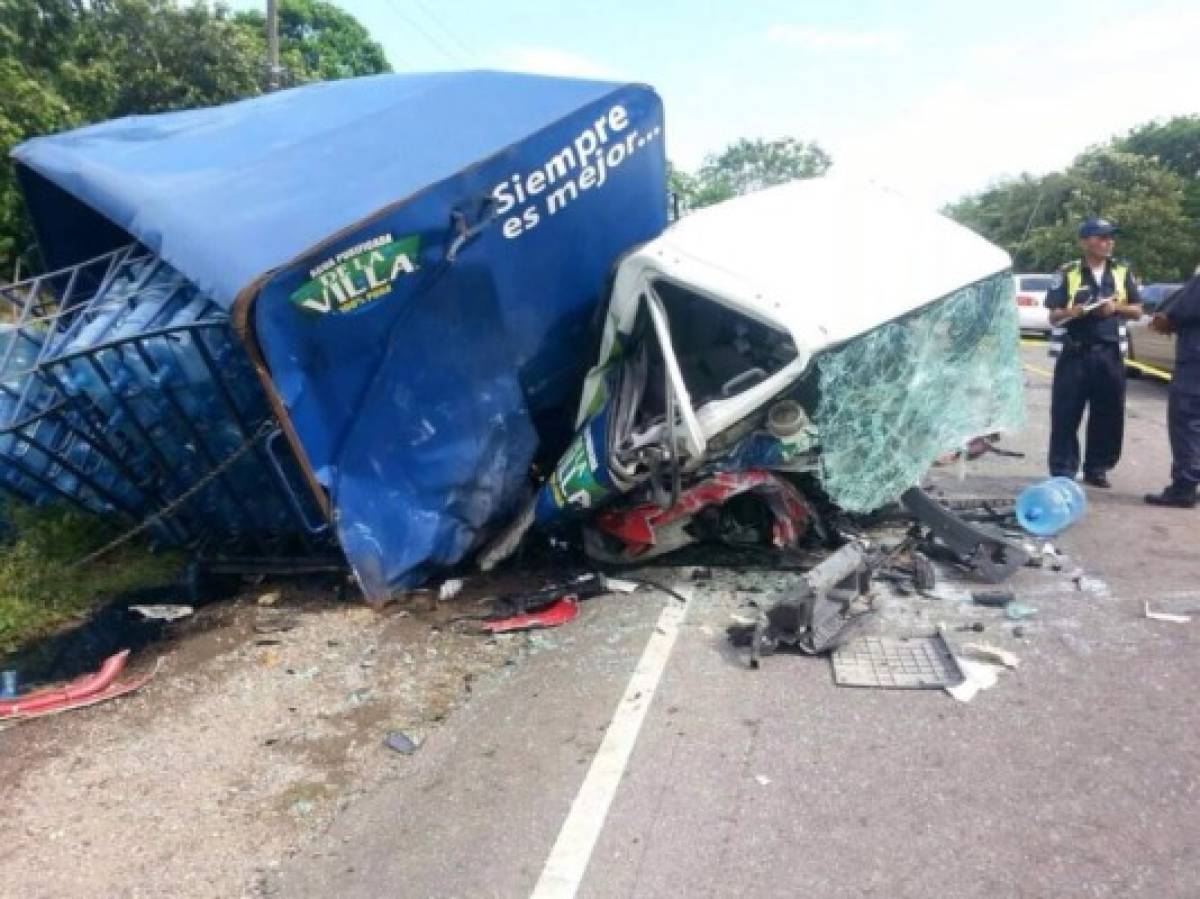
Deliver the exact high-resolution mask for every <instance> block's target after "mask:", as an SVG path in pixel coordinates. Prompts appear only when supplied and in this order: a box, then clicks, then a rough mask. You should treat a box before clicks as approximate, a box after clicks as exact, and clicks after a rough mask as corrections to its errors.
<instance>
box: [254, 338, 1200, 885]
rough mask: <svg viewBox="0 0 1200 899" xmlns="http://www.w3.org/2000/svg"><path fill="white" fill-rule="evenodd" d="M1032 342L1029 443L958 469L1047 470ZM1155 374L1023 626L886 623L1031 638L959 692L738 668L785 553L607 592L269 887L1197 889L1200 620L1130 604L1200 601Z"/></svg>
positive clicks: (1024, 588) (975, 475) (1042, 398)
mask: <svg viewBox="0 0 1200 899" xmlns="http://www.w3.org/2000/svg"><path fill="white" fill-rule="evenodd" d="M1024 353H1025V355H1026V361H1027V362H1028V363H1029V365H1030V366H1031V368H1029V369H1028V384H1029V386H1028V396H1029V408H1030V423H1029V426H1028V428H1027V429H1026V431H1025V432H1024V433H1023V434H1021V435H1018V436H1016V437H1013V438H1010V439H1008V440H1006V442H1005V446H1007V447H1008V448H1012V449H1021V450H1024V451H1026V453H1027V457H1026V458H1024V459H1007V458H1001V457H998V456H994V455H989V456H985V457H984V458H983V459H981V460H980V461H979V462H977V463H974V464H973V465H972V467H971V469H970V474H969V478H968V480H967V482H965V483H964V484H963V485H961V488H962V489H965V490H968V491H972V492H975V491H978V492H991V491H1000V490H1010V489H1012V488H1013V487H1015V486H1017V485H1019V484H1022V483H1024V482H1026V481H1027V480H1029V479H1031V478H1034V477H1040V476H1041V475H1042V474H1043V473H1044V449H1045V443H1046V433H1047V404H1048V399H1049V391H1048V385H1049V379H1048V378H1047V377H1046V376H1045V375H1044V374H1043V373H1042V372H1045V371H1046V370H1048V367H1049V366H1048V362H1047V360H1045V358H1044V354H1043V353H1041V352H1040V350H1038V349H1036V348H1029V349H1026V350H1025V351H1024ZM1165 397H1166V391H1165V388H1164V386H1163V385H1162V384H1159V383H1155V382H1150V381H1140V382H1131V384H1130V391H1129V418H1128V432H1127V440H1126V449H1125V460H1124V461H1123V462H1122V463H1121V465H1120V466H1119V467H1118V468H1117V469H1116V470H1115V471H1114V472H1113V474H1112V479H1113V481H1114V488H1113V489H1112V490H1111V491H1098V490H1090V492H1089V496H1090V499H1091V501H1092V502H1091V506H1090V509H1089V513H1088V515H1087V517H1086V518H1085V519H1084V521H1082V522H1081V523H1080V524H1079V525H1077V526H1076V527H1075V528H1073V529H1072V530H1071V531H1069V532H1068V533H1067V534H1066V535H1064V536H1063V537H1062V538H1061V539H1060V540H1059V541H1058V543H1059V546H1060V548H1061V549H1062V550H1063V551H1064V552H1066V553H1068V554H1069V558H1068V559H1067V560H1066V561H1065V562H1064V565H1063V571H1060V572H1054V571H1051V570H1040V571H1039V570H1033V569H1027V570H1024V571H1022V572H1021V573H1020V574H1019V575H1018V576H1017V577H1016V578H1015V579H1014V580H1013V581H1012V583H1011V585H1012V586H1013V587H1014V588H1015V589H1016V590H1017V592H1018V593H1020V594H1021V598H1022V599H1023V600H1024V601H1025V602H1027V603H1028V604H1030V605H1032V606H1035V607H1036V608H1037V610H1038V611H1037V614H1036V615H1035V616H1034V617H1033V618H1032V619H1030V620H1029V621H1028V622H1026V623H1025V625H1024V627H1025V633H1024V635H1023V636H1020V637H1018V636H1014V634H1013V626H1012V624H1011V623H1010V622H1005V621H1004V620H1003V618H1002V616H1001V615H1000V614H999V613H997V612H995V611H992V610H982V609H979V608H978V607H973V606H971V605H970V603H969V602H964V601H962V600H961V599H955V598H953V597H954V596H957V595H961V591H962V589H963V588H964V585H955V584H949V585H948V586H947V590H948V595H949V596H950V597H951V598H947V599H944V600H941V601H936V600H919V601H913V602H912V603H909V605H908V606H905V607H904V608H902V609H900V610H899V611H897V612H896V616H898V617H897V618H896V620H897V621H899V622H900V623H902V624H911V623H912V622H913V620H915V621H917V622H919V623H921V624H924V625H932V624H933V623H934V622H935V621H944V622H946V623H948V624H950V625H951V626H952V627H953V626H954V625H955V624H957V623H964V622H965V623H970V622H973V621H980V622H982V623H983V624H984V625H985V631H984V633H983V634H982V635H979V636H980V637H981V638H982V639H985V640H987V641H988V642H991V643H994V644H996V645H1000V646H1003V647H1005V648H1008V649H1010V650H1012V651H1014V652H1016V653H1017V655H1018V656H1020V658H1021V665H1020V667H1019V668H1018V669H1017V670H1015V671H1011V672H1005V673H1004V674H1002V675H1001V677H1000V680H999V683H998V684H997V685H996V686H995V687H994V688H992V689H991V690H988V691H986V692H984V693H981V694H980V695H979V696H977V697H976V698H975V699H974V700H973V701H972V702H970V703H967V704H963V703H959V702H956V701H955V700H954V699H952V698H951V697H949V696H948V695H946V694H944V693H941V692H937V691H887V690H855V689H847V688H841V687H837V686H834V684H833V683H832V679H831V676H830V669H829V665H828V662H827V661H826V660H824V659H810V658H804V657H799V656H775V657H772V658H769V659H767V660H766V661H765V663H764V666H763V668H762V669H761V670H759V671H749V670H746V668H745V667H744V666H743V665H741V664H740V662H739V660H738V659H737V658H736V657H735V656H734V655H733V654H732V653H731V652H730V651H729V649H728V648H727V646H726V645H725V641H724V637H723V632H724V628H725V626H726V625H727V624H728V622H729V614H730V611H731V610H732V609H733V608H735V607H736V605H737V603H738V600H739V598H745V596H746V595H755V596H757V597H758V598H760V599H761V598H762V597H763V593H761V592H759V593H748V591H753V590H756V589H757V590H760V591H766V592H767V593H769V592H771V591H772V590H775V589H786V581H785V579H782V578H780V577H779V576H778V575H775V574H772V573H757V574H756V573H750V574H745V575H739V576H732V575H731V576H721V577H718V578H717V579H716V580H715V581H712V582H699V583H695V584H688V587H689V589H690V590H691V591H692V599H691V601H690V602H689V603H688V604H687V606H686V608H682V607H680V608H677V609H676V610H675V611H674V612H673V613H670V616H674V617H670V616H668V617H669V618H670V620H666V619H664V618H663V617H662V612H663V610H664V608H668V607H670V606H671V605H672V604H675V605H678V603H677V601H676V600H670V599H665V598H664V597H662V596H659V595H651V594H635V595H632V596H628V597H611V598H606V599H602V600H597V601H594V602H591V603H589V604H587V606H586V607H585V610H584V612H583V613H582V614H581V616H580V618H579V619H577V621H575V622H573V623H572V624H571V625H569V626H567V627H565V628H562V629H559V630H556V631H554V632H547V634H546V635H545V637H544V648H543V650H542V651H541V652H539V653H538V654H537V655H535V656H534V657H533V658H531V659H530V660H528V661H527V662H526V663H524V664H523V665H522V666H521V667H520V668H519V669H518V670H517V671H516V672H515V673H514V674H513V675H512V676H511V677H508V678H505V679H500V680H496V681H493V682H492V683H490V684H488V685H486V686H484V687H482V688H481V689H479V690H478V691H477V692H476V694H475V696H474V698H473V699H472V701H471V702H470V703H469V704H468V705H467V706H466V707H465V708H464V709H462V710H460V711H459V712H457V713H456V714H455V715H454V716H453V717H452V718H451V720H450V721H449V722H448V723H447V726H445V727H444V728H442V729H441V730H440V731H438V732H437V733H435V734H434V735H433V736H432V737H431V738H430V739H429V740H428V742H427V743H426V744H425V745H424V746H422V747H421V749H420V750H419V752H418V753H417V754H416V755H414V756H412V757H409V758H403V757H400V756H396V757H395V759H394V764H395V767H396V772H395V777H394V778H393V779H392V780H391V781H390V783H389V784H388V785H387V786H386V787H385V788H384V789H381V790H378V791H376V792H374V793H373V794H371V795H368V796H361V797H358V798H356V799H355V800H354V801H353V802H351V803H350V804H349V805H348V807H347V808H346V810H345V811H344V813H343V814H342V815H341V816H340V817H339V819H338V820H337V822H336V823H335V825H334V826H333V828H332V829H331V831H330V832H329V833H327V834H326V835H325V836H324V837H322V838H321V839H320V840H319V841H318V842H317V843H315V844H314V845H312V846H310V847H309V848H308V849H307V850H306V851H305V852H304V853H303V854H301V855H298V856H297V857H295V858H293V859H291V860H290V861H288V862H287V863H286V864H285V865H284V866H283V867H282V868H281V869H280V870H279V872H278V876H277V877H276V878H274V879H273V880H271V881H269V882H268V883H267V885H266V887H265V889H266V890H267V891H268V892H270V893H272V894H275V895H282V896H322V897H325V896H337V897H341V899H350V897H359V896H362V897H367V896H370V897H380V896H399V897H410V896H411V897H427V896H428V897H452V896H457V897H485V896H500V897H510V896H511V897H523V896H530V895H533V894H534V890H535V889H539V892H538V893H537V895H538V896H569V895H579V896H584V897H692V896H716V897H722V896H761V897H768V896H789V897H791V896H799V895H811V896H822V897H824V896H886V897H901V896H931V895H944V896H959V897H973V896H979V897H984V896H986V897H989V899H996V897H1004V896H1038V897H1041V896H1055V897H1062V896H1155V897H1166V896H1188V897H1194V896H1197V895H1200V758H1198V754H1200V713H1198V711H1197V703H1196V699H1195V693H1194V689H1195V685H1196V684H1197V683H1198V682H1200V652H1198V651H1197V650H1198V649H1200V615H1198V616H1197V618H1196V619H1195V620H1194V621H1192V622H1190V623H1187V624H1177V623H1170V622H1160V621H1151V620H1147V619H1146V618H1145V617H1144V615H1143V604H1144V602H1146V601H1150V602H1151V603H1153V604H1155V605H1156V606H1158V607H1162V608H1170V609H1172V610H1174V611H1179V610H1181V609H1184V608H1186V607H1187V606H1189V605H1190V606H1192V607H1193V608H1194V609H1195V611H1197V612H1200V578H1198V574H1200V562H1198V557H1197V534H1198V533H1200V528H1198V525H1200V512H1186V511H1176V510H1159V509H1152V508H1150V507H1147V506H1145V505H1144V504H1143V503H1142V502H1141V495H1142V494H1143V493H1145V492H1147V491H1150V490H1157V489H1159V488H1161V487H1162V486H1163V484H1164V483H1165V479H1166V473H1167V467H1168V453H1167V448H1166V429H1165V423H1164V416H1165V406H1166V403H1165ZM950 474H951V473H944V474H943V475H942V477H949V476H950ZM1075 566H1079V567H1080V568H1082V570H1083V571H1082V575H1083V576H1082V577H1080V578H1078V579H1077V580H1072V578H1071V577H1070V575H1071V574H1072V573H1073V570H1074V568H1075ZM664 576H665V575H664ZM679 577H680V579H681V580H680V583H687V582H686V577H685V575H684V574H683V573H680V574H679ZM965 586H968V587H969V585H965ZM956 591H957V592H956ZM680 619H682V620H680ZM676 625H678V631H677V633H678V637H677V639H675V640H674V642H673V644H671V643H670V638H671V637H673V636H674V634H675V633H676V631H675V627H676ZM650 644H653V646H652V647H651V649H650V650H647V646H648V645H650ZM668 644H670V645H668ZM639 660H641V664H640V665H639ZM660 669H661V678H660V679H658V678H657V672H658V671H659V670H660ZM631 679H637V680H635V681H634V685H633V686H630V684H631ZM642 715H644V719H643V718H641V717H640V716H642ZM602 744H603V749H602ZM626 750H627V751H628V755H627V757H626V756H625V755H623V753H624V751H626ZM598 751H599V752H600V760H599V761H598V762H596V763H595V764H593V762H594V760H595V759H596V757H597V752H598ZM581 790H582V793H581ZM577 797H579V798H578V799H577ZM551 859H553V861H551Z"/></svg>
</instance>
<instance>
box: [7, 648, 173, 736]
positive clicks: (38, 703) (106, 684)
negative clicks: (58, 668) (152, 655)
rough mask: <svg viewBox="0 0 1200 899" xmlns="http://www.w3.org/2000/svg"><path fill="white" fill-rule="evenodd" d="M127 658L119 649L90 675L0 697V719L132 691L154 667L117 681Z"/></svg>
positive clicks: (24, 716) (66, 707)
mask: <svg viewBox="0 0 1200 899" xmlns="http://www.w3.org/2000/svg"><path fill="white" fill-rule="evenodd" d="M128 659H129V650H123V651H121V652H118V653H116V654H115V655H112V656H110V657H109V658H107V659H105V661H104V664H103V665H101V666H100V670H99V671H97V672H95V673H94V674H87V675H84V676H83V677H80V678H77V679H76V680H74V681H71V682H70V683H68V684H64V685H63V686H61V687H47V688H45V689H42V690H35V691H33V692H30V693H26V694H25V695H23V696H18V697H16V698H15V699H6V700H0V721H7V720H23V719H27V718H40V717H43V716H45V715H53V714H57V713H58V712H66V711H70V710H72V709H78V708H84V707H85V706H91V705H96V704H98V703H101V702H106V701H107V700H109V699H115V698H116V697H118V696H124V695H126V694H127V693H132V692H133V691H134V690H138V689H140V688H141V687H143V686H144V685H145V684H146V683H147V682H149V680H150V679H151V678H152V677H153V676H154V674H155V672H156V671H157V667H156V668H155V669H154V670H151V671H149V672H148V673H146V674H143V675H140V676H138V677H133V678H130V679H128V680H125V681H118V680H117V677H118V676H119V675H120V674H121V672H122V671H124V669H125V663H126V662H127V661H128Z"/></svg>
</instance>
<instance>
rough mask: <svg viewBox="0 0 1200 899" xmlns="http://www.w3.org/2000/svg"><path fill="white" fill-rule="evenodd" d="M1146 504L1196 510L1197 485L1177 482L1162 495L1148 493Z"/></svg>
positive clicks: (1188, 482)
mask: <svg viewBox="0 0 1200 899" xmlns="http://www.w3.org/2000/svg"><path fill="white" fill-rule="evenodd" d="M1146 502H1148V503H1149V504H1150V505H1152V506H1169V507H1170V508H1172V509H1194V508H1196V485H1195V484H1194V483H1192V482H1190V481H1175V482H1174V483H1173V484H1171V486H1170V487H1168V488H1166V489H1165V490H1164V491H1163V492H1162V493H1147V494H1146Z"/></svg>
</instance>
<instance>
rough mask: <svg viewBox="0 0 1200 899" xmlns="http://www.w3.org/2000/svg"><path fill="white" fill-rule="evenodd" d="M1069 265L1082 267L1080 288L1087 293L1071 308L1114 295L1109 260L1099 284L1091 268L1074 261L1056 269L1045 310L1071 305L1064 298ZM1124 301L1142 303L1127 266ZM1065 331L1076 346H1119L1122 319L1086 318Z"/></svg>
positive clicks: (1109, 317) (1086, 316) (1076, 299)
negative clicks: (1109, 344)
mask: <svg viewBox="0 0 1200 899" xmlns="http://www.w3.org/2000/svg"><path fill="white" fill-rule="evenodd" d="M1122 264H1124V263H1122ZM1072 266H1081V267H1082V269H1083V272H1082V274H1083V280H1082V282H1081V285H1080V288H1079V289H1080V292H1081V293H1082V292H1083V291H1087V296H1086V297H1076V298H1075V303H1074V305H1082V304H1084V303H1092V302H1095V301H1096V300H1099V299H1108V298H1109V297H1111V296H1113V295H1114V294H1115V293H1116V292H1117V291H1116V282H1115V281H1114V280H1113V271H1112V260H1109V261H1107V262H1105V263H1104V277H1102V278H1101V279H1100V283H1099V284H1097V283H1096V278H1095V277H1094V276H1093V275H1092V269H1091V267H1090V266H1089V265H1088V264H1087V263H1086V262H1082V261H1078V260H1077V261H1075V262H1069V263H1067V264H1066V265H1064V266H1063V267H1062V268H1061V269H1059V271H1058V274H1057V275H1056V276H1055V279H1054V286H1053V287H1051V288H1050V290H1049V291H1047V293H1046V304H1045V305H1046V308H1047V309H1066V308H1067V306H1068V305H1072V304H1071V303H1070V300H1071V298H1070V297H1068V296H1067V271H1068V270H1069V269H1070V268H1071V267H1072ZM1125 300H1126V302H1129V303H1139V302H1141V295H1140V294H1139V293H1138V288H1137V283H1136V282H1135V281H1134V280H1133V269H1132V268H1130V267H1129V266H1126V268H1125ZM1066 328H1067V337H1069V338H1070V339H1071V340H1074V341H1078V342H1079V343H1119V342H1120V339H1121V320H1120V318H1119V317H1118V316H1116V315H1110V316H1108V318H1101V317H1100V316H1098V315H1085V316H1084V317H1083V318H1080V319H1076V320H1075V321H1072V322H1069V323H1067V324H1066Z"/></svg>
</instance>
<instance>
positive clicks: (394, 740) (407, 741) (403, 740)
mask: <svg viewBox="0 0 1200 899" xmlns="http://www.w3.org/2000/svg"><path fill="white" fill-rule="evenodd" d="M383 745H384V746H386V747H387V748H388V749H391V750H392V751H394V752H398V753H400V754H401V755H412V754H413V753H415V752H416V751H417V750H418V749H419V748H420V744H419V743H417V742H416V741H414V740H413V738H412V737H410V736H409V735H408V734H406V733H404V731H400V730H394V731H392V732H391V733H389V734H388V735H387V736H386V737H384V738H383Z"/></svg>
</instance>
